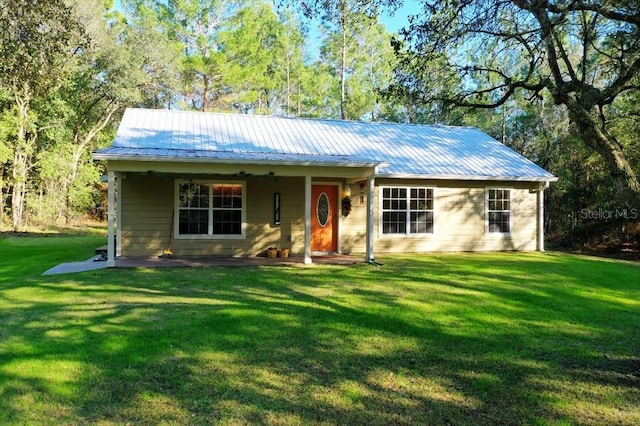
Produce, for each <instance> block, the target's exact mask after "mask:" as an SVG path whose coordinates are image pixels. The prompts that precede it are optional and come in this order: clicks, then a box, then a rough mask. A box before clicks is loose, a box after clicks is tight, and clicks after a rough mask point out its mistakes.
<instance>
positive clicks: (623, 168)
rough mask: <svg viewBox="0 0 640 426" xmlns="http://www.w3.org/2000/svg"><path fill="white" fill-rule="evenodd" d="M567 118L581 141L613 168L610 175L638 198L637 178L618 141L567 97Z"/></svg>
mask: <svg viewBox="0 0 640 426" xmlns="http://www.w3.org/2000/svg"><path fill="white" fill-rule="evenodd" d="M565 104H566V106H567V108H568V111H569V118H570V119H571V121H573V122H574V123H575V124H576V127H577V131H578V133H579V134H580V136H581V137H582V140H583V141H584V142H585V144H587V146H589V147H590V148H592V149H594V150H595V151H596V152H598V153H599V154H600V155H601V156H602V157H603V158H604V160H605V161H606V162H607V163H608V164H609V165H610V166H611V167H612V168H613V170H612V174H613V175H614V176H615V175H617V176H619V177H622V178H623V179H624V180H625V181H626V183H627V186H628V187H629V188H630V189H631V190H632V191H633V192H634V193H635V194H636V195H637V196H640V182H639V181H638V176H637V175H636V172H635V171H634V170H633V167H632V166H631V164H629V161H628V160H627V158H626V156H625V155H624V152H623V151H622V147H621V146H620V144H619V143H618V141H617V140H616V139H615V137H613V136H612V135H611V134H610V133H609V132H607V130H606V129H604V128H601V127H600V126H599V124H598V121H597V119H595V118H594V116H593V114H591V113H590V112H589V111H587V110H586V109H585V108H584V107H582V106H581V105H580V104H579V103H578V102H577V101H576V100H575V99H573V98H572V97H570V96H569V97H568V99H567V100H566V102H565Z"/></svg>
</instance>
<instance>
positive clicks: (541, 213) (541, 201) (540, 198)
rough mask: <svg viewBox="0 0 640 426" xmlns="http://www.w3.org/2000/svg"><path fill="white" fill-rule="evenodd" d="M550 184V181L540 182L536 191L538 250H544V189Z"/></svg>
mask: <svg viewBox="0 0 640 426" xmlns="http://www.w3.org/2000/svg"><path fill="white" fill-rule="evenodd" d="M548 186H549V183H548V182H544V183H540V186H539V188H538V192H537V193H536V196H537V202H538V209H537V210H538V220H537V222H538V237H537V245H538V247H537V248H538V251H539V252H544V190H545V189H546V188H547V187H548Z"/></svg>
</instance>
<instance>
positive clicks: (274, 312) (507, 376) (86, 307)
mask: <svg viewBox="0 0 640 426" xmlns="http://www.w3.org/2000/svg"><path fill="white" fill-rule="evenodd" d="M102 239H104V237H102ZM100 244H102V242H100V238H96V237H79V236H75V237H58V238H4V239H2V240H0V424H78V423H81V424H86V423H101V424H161V423H164V424H166V423H173V424H210V423H215V424H219V423H222V424H287V425H288V424H385V425H388V424H446V423H448V424H474V425H475V424H497V423H500V424H598V425H599V424H628V425H631V424H639V423H640V392H639V389H640V333H639V331H640V266H639V265H638V264H632V263H625V262H621V261H612V260H602V259H596V258H587V257H579V256H572V255H565V254H559V253H548V254H537V253H532V254H519V253H499V254H451V255H420V256H419V255H412V256H409V255H407V256H393V257H391V256H390V257H384V258H383V257H380V259H378V260H380V261H381V262H383V263H384V266H382V267H375V266H371V265H364V264H363V265H356V266H311V267H303V266H298V267H240V268H185V269H180V268H175V269H174V268H171V269H156V270H151V269H139V270H100V271H91V272H86V273H81V274H73V275H50V276H41V275H40V273H41V272H42V271H44V270H46V269H47V268H49V267H51V266H53V265H55V264H56V263H58V262H61V261H71V260H78V259H83V258H87V257H88V256H90V255H91V250H92V249H93V247H96V246H98V245H100ZM62 254H64V255H65V256H67V258H66V259H61V257H62ZM68 257H74V258H72V259H70V258H68Z"/></svg>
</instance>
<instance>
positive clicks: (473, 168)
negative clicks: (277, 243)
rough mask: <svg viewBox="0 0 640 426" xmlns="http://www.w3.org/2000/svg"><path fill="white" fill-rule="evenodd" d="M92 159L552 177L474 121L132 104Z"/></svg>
mask: <svg viewBox="0 0 640 426" xmlns="http://www.w3.org/2000/svg"><path fill="white" fill-rule="evenodd" d="M95 158H96V159H100V160H109V159H125V158H126V159H140V160H153V161H160V160H164V159H166V161H195V159H199V160H219V161H234V162H241V161H243V160H246V161H251V162H260V161H264V162H279V161H280V162H283V163H286V164H295V163H300V164H301V165H302V164H304V165H313V164H314V163H316V164H335V165H345V166H349V165H357V164H360V165H361V164H381V163H385V167H382V168H380V169H379V170H378V176H382V177H385V176H389V177H394V176H396V177H400V176H402V177H411V176H416V177H422V178H425V177H431V178H458V179H505V180H534V181H554V180H556V178H555V177H554V176H553V175H552V174H550V173H549V172H547V171H545V170H544V169H542V168H541V167H539V166H537V165H536V164H534V163H533V162H531V161H529V160H528V159H526V158H525V157H523V156H521V155H520V154H518V153H516V152H515V151H513V150H512V149H510V148H508V147H507V146H505V145H503V144H502V143H500V142H498V141H497V140H495V139H493V138H491V137H490V136H489V135H487V134H485V133H483V132H481V131H480V130H478V129H475V128H472V127H454V126H424V125H412V124H394V123H365V122H355V121H340V120H312V119H299V118H286V117H275V116H258V115H244V114H215V113H202V112H192V111H169V110H151V109H127V110H126V111H125V113H124V116H123V118H122V121H121V123H120V126H119V128H118V132H117V134H116V137H115V140H114V142H113V145H112V146H111V147H109V148H106V149H103V150H100V151H97V152H96V153H95Z"/></svg>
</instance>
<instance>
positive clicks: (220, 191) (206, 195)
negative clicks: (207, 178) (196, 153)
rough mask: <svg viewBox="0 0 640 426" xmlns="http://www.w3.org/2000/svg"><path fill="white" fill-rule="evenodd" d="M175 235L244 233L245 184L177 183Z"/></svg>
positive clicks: (235, 234) (238, 234) (215, 235)
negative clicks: (176, 226)
mask: <svg viewBox="0 0 640 426" xmlns="http://www.w3.org/2000/svg"><path fill="white" fill-rule="evenodd" d="M177 193H178V205H177V209H178V212H177V213H178V235H189V236H213V237H217V236H222V237H226V236H243V234H244V226H243V224H244V184H242V183H228V182H224V183H223V182H220V183H215V182H214V183H209V182H207V183H202V182H180V183H178V189H177Z"/></svg>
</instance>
